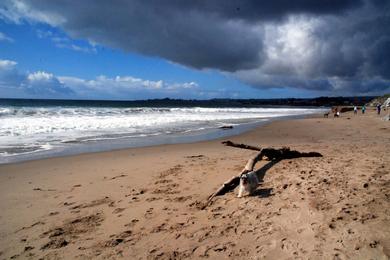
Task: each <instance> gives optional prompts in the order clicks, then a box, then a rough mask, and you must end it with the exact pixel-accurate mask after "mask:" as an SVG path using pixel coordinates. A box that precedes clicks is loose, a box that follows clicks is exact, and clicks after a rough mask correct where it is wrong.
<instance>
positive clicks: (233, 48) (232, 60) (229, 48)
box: [0, 0, 390, 93]
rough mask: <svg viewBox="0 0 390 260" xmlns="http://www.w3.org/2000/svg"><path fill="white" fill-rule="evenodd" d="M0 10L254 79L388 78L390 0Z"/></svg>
mask: <svg viewBox="0 0 390 260" xmlns="http://www.w3.org/2000/svg"><path fill="white" fill-rule="evenodd" d="M2 10H3V11H2V12H0V15H1V16H3V17H7V19H10V20H12V19H13V20H21V19H22V20H23V19H27V20H38V21H42V22H46V23H49V24H52V25H53V26H59V27H61V28H63V29H64V30H65V31H66V32H67V33H69V34H70V36H72V37H74V38H81V39H88V40H89V41H90V42H96V43H98V44H101V45H106V46H110V47H113V48H119V49H122V50H125V51H130V52H137V53H141V54H143V55H148V56H155V57H161V58H164V59H167V60H170V61H173V62H176V63H179V64H182V65H185V66H189V67H192V68H196V69H207V68H211V69H216V70H220V71H223V72H227V73H228V74H229V75H232V76H234V77H237V78H239V79H240V80H242V81H243V82H245V83H248V84H249V85H252V86H255V87H260V88H267V87H294V88H304V89H319V90H327V91H332V90H338V89H339V88H340V87H341V88H344V90H345V89H348V90H350V89H352V90H351V91H355V92H356V93H363V92H364V93H366V92H367V89H366V87H365V86H371V83H373V84H374V85H375V86H373V89H375V91H377V88H378V87H379V88H380V89H381V90H382V91H385V90H386V88H388V87H386V86H388V82H389V79H390V66H389V60H390V57H389V55H390V40H389V35H390V31H389V28H390V22H389V21H390V4H389V1H381V0H372V1H369V0H366V1H363V0H362V1H356V0H324V1H312V0H295V1H292V0H288V1H286V0H274V1H239V0H232V1H222V0H221V1H216V0H208V1H197V0H195V1H182V0H176V1H174V0H167V1H158V0H150V1H141V0H138V1H137V0H133V1H50V0H30V1H28V0H26V1H19V2H17V3H15V2H13V1H9V2H5V4H3V7H2ZM4 10H6V11H4ZM359 80H360V81H361V82H363V81H364V82H371V83H370V84H368V83H367V84H357V82H359ZM351 82H352V83H351ZM378 82H381V83H380V84H379V83H378ZM336 83H337V84H336ZM355 83H356V85H355ZM351 84H352V85H354V86H355V89H353V88H351V86H350V85H351ZM368 92H369V91H368Z"/></svg>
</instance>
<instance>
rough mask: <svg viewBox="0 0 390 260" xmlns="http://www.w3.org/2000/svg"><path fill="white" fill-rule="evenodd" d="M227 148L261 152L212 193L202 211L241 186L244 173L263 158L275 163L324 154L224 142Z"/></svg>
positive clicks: (249, 170)
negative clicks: (215, 200)
mask: <svg viewBox="0 0 390 260" xmlns="http://www.w3.org/2000/svg"><path fill="white" fill-rule="evenodd" d="M222 143H223V144H224V145H226V146H231V147H236V148H241V149H248V150H255V151H259V152H258V153H257V154H256V155H254V156H253V157H251V158H249V159H248V161H247V163H246V164H245V167H244V169H242V171H241V172H240V173H239V174H238V175H236V176H233V177H232V178H230V179H229V180H227V181H225V182H224V183H223V184H222V185H221V186H220V187H219V188H218V189H217V191H215V192H214V193H212V194H211V195H210V196H209V197H208V199H207V201H206V203H205V204H204V205H203V206H202V209H204V208H206V207H207V206H208V205H210V204H211V202H212V201H213V199H214V198H215V197H216V196H220V195H224V194H225V193H226V192H229V191H231V190H234V189H235V188H236V187H237V186H238V185H239V184H240V176H241V175H242V174H244V173H247V172H251V171H253V168H254V167H255V165H256V163H257V162H258V161H261V160H263V158H265V157H266V158H267V159H268V160H270V161H274V162H275V163H276V162H278V161H280V160H283V159H294V158H300V157H322V154H320V153H317V152H309V153H302V152H298V151H295V150H290V148H289V147H283V148H280V149H275V148H261V147H258V146H252V145H246V144H237V143H234V142H232V141H224V142H222Z"/></svg>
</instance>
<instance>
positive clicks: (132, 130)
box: [0, 99, 324, 163]
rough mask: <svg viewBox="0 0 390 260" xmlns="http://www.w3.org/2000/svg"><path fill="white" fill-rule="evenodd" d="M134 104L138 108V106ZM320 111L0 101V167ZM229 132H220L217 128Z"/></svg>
mask: <svg viewBox="0 0 390 260" xmlns="http://www.w3.org/2000/svg"><path fill="white" fill-rule="evenodd" d="M140 104H141V105H142V106H140ZM323 110H324V108H297V107H210V106H209V107H199V106H188V105H187V106H172V102H171V101H170V100H167V102H165V103H164V102H161V101H160V102H159V103H158V105H156V104H155V102H153V101H149V102H148V101H144V102H142V103H140V102H115V101H75V100H72V101H61V100H16V99H0V163H10V162H19V161H25V160H32V159H40V158H48V157H54V156H62V155H71V154H79V153H85V152H98V151H106V150H113V149H121V148H128V147H140V146H149V145H158V144H169V143H182V142H195V141H202V140H210V139H215V138H220V137H227V136H231V135H235V134H239V133H242V132H244V131H247V130H249V129H252V128H253V127H255V126H258V125H260V124H264V123H266V122H269V121H270V120H275V119H280V118H285V117H291V116H294V117H297V116H298V117H299V116H304V115H308V114H313V113H320V112H322V111H323ZM227 125H229V126H233V129H228V130H223V129H221V127H222V126H227Z"/></svg>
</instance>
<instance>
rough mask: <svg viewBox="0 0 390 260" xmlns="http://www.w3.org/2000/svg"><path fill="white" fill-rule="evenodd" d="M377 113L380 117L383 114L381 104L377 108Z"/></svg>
mask: <svg viewBox="0 0 390 260" xmlns="http://www.w3.org/2000/svg"><path fill="white" fill-rule="evenodd" d="M376 112H377V113H378V115H380V114H381V104H378V105H377V106H376Z"/></svg>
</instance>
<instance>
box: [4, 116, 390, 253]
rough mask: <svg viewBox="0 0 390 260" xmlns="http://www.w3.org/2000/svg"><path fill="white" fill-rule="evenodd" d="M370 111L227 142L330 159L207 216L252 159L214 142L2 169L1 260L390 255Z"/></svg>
mask: <svg viewBox="0 0 390 260" xmlns="http://www.w3.org/2000/svg"><path fill="white" fill-rule="evenodd" d="M368 112H369V113H368V114H366V115H364V116H362V115H361V114H359V115H358V116H354V115H353V114H343V115H342V117H341V118H338V119H335V118H320V117H318V118H315V117H314V118H308V119H300V120H291V121H277V122H273V123H271V124H269V125H266V126H264V127H260V128H258V129H255V130H253V131H251V132H248V133H245V134H242V135H239V136H235V137H232V138H230V139H231V140H233V141H236V142H242V143H247V144H252V145H260V146H272V147H281V146H290V147H291V148H292V149H296V150H299V151H305V152H308V151H317V152H320V153H322V154H323V155H324V157H322V158H299V159H291V160H283V161H281V162H279V163H277V164H276V165H274V166H273V167H272V168H270V169H269V170H268V171H267V172H266V175H265V177H264V181H263V183H261V185H260V186H259V188H258V190H257V192H256V194H255V195H254V196H246V197H244V198H241V199H238V198H236V194H237V192H236V191H234V193H233V192H231V193H228V194H226V195H224V196H221V197H218V198H217V199H216V200H215V202H214V203H213V204H212V205H210V206H209V207H208V208H206V209H205V210H200V209H199V207H198V206H199V205H200V204H201V203H202V202H204V201H205V200H206V198H207V196H208V195H209V194H210V193H212V192H213V191H214V190H215V189H216V188H217V187H218V186H219V185H220V184H221V183H223V182H224V181H225V180H227V179H228V178H230V177H231V176H233V175H236V174H237V173H238V172H239V171H240V170H241V169H242V167H243V166H244V164H245V163H246V160H247V159H248V158H249V157H250V156H252V155H253V154H255V153H256V152H253V151H248V150H242V149H236V148H231V147H225V146H223V145H221V144H220V141H221V140H215V141H208V142H199V143H195V144H178V145H163V146H156V147H147V148H136V149H126V150H120V151H113V152H102V153H93V154H84V155H78V156H70V157H62V158H52V159H45V160H37V161H31V162H24V163H17V164H10V165H2V166H0V196H1V200H0V209H1V211H0V259H9V258H16V259H24V258H31V259H77V258H78V259H107V258H108V259H121V258H123V259H183V258H193V259H199V258H210V259H226V258H234V259H263V258H265V259H388V258H389V256H390V203H389V202H390V174H389V172H390V125H389V122H384V121H382V120H380V119H379V118H378V117H377V116H376V115H375V114H374V112H373V111H368ZM265 163H266V162H264V163H259V164H258V165H257V169H258V168H260V167H261V166H262V165H264V164H265Z"/></svg>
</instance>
